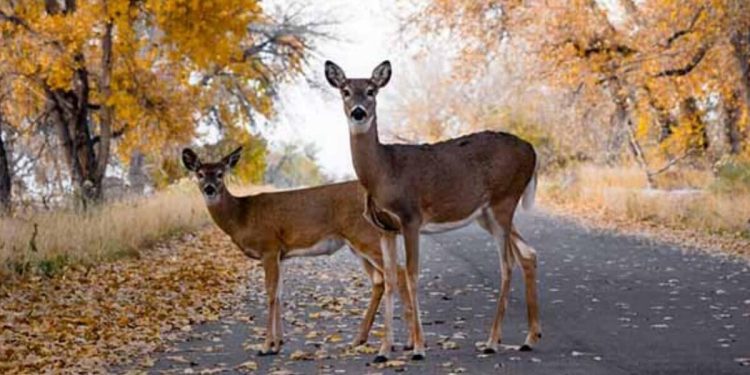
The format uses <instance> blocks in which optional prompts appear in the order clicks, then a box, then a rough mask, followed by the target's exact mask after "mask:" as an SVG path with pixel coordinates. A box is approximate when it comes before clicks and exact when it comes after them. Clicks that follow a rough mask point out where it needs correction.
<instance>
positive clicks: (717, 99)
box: [407, 0, 750, 176]
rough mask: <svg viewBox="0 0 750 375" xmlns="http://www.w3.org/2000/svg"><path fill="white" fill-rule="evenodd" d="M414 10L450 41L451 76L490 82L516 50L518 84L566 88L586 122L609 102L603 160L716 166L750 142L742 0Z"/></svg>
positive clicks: (748, 37) (436, 1) (422, 29)
mask: <svg viewBox="0 0 750 375" xmlns="http://www.w3.org/2000/svg"><path fill="white" fill-rule="evenodd" d="M416 9H418V10H417V11H416V12H415V13H414V14H413V15H412V16H411V17H410V18H409V19H408V20H407V25H408V26H410V27H411V30H416V31H417V32H418V33H419V34H421V35H433V36H444V35H448V37H449V38H451V39H450V40H451V41H453V42H455V45H456V48H455V49H456V51H457V53H456V56H457V58H456V61H455V63H456V64H455V67H456V68H457V69H454V71H455V73H456V75H455V77H456V79H457V80H460V81H464V82H465V81H471V80H475V81H476V80H481V79H485V77H484V75H483V74H484V73H485V72H486V71H487V69H488V68H491V67H492V66H493V64H497V63H498V61H499V60H503V59H505V60H506V61H507V57H506V56H504V55H508V54H516V55H519V56H523V60H521V59H519V60H517V61H516V63H518V64H524V65H528V66H529V67H527V68H526V69H525V70H524V73H525V74H526V76H525V81H526V82H527V83H529V84H538V83H542V84H544V85H546V87H547V88H548V89H549V90H551V91H555V92H564V93H565V96H566V98H567V99H568V100H567V103H570V105H573V106H574V107H575V108H576V111H577V112H578V118H579V121H580V122H581V123H583V122H591V121H592V117H591V116H590V114H591V112H592V111H596V110H597V109H600V108H603V107H604V108H607V110H606V112H608V113H609V119H608V120H606V121H601V122H597V123H596V124H594V125H593V126H597V127H607V128H609V136H608V137H607V139H606V140H605V141H604V142H605V143H606V147H605V148H604V150H603V153H605V154H606V155H607V156H606V158H607V160H610V161H613V160H616V159H618V158H619V157H620V156H621V150H623V149H627V150H630V155H631V156H632V157H634V159H635V160H636V161H637V162H638V163H639V164H640V165H641V166H642V167H643V168H644V170H646V171H647V174H649V176H651V175H653V174H656V173H659V172H660V171H662V170H663V168H664V167H668V166H670V165H672V164H673V163H675V162H677V161H679V160H682V159H684V158H687V157H706V158H707V159H706V160H709V161H711V162H717V161H719V160H721V159H722V158H723V157H724V156H725V155H739V154H742V153H743V152H744V153H747V152H748V150H749V149H750V147H748V144H749V142H748V135H750V134H749V133H750V73H749V71H750V3H748V2H746V1H743V0H691V1H676V0H648V1H642V2H634V1H631V0H615V1H594V0H565V1H560V2H548V1H536V0H534V1H523V2H520V1H513V0H510V1H494V0H493V1H473V0H472V1H463V0H458V1H442V0H433V1H430V2H428V3H427V4H426V5H424V6H419V5H416ZM425 15H426V17H425ZM498 90H502V88H498ZM570 125H573V124H570ZM584 126H586V125H584Z"/></svg>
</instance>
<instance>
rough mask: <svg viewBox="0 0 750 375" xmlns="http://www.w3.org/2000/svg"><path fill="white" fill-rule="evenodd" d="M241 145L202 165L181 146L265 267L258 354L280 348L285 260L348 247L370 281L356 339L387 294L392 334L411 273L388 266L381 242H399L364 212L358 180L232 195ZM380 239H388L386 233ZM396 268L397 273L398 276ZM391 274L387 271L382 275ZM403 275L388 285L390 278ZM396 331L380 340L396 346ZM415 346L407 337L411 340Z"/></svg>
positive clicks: (215, 203) (227, 223) (226, 219)
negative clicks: (396, 303) (397, 299)
mask: <svg viewBox="0 0 750 375" xmlns="http://www.w3.org/2000/svg"><path fill="white" fill-rule="evenodd" d="M241 152H242V148H241V147H240V148H238V149H237V150H235V151H234V152H232V153H231V154H229V155H228V156H226V157H224V158H223V159H222V160H221V161H220V162H218V163H203V162H201V160H200V159H199V158H198V155H196V153H195V152H194V151H193V150H191V149H184V150H183V151H182V162H183V164H184V165H185V167H186V168H187V169H188V170H190V171H191V172H193V173H195V175H196V177H197V178H198V185H199V187H200V190H201V192H202V193H203V197H204V199H205V201H206V206H207V207H208V212H209V213H210V214H211V217H212V218H213V220H214V222H215V223H216V225H218V226H219V228H221V230H222V231H224V233H226V234H228V235H229V236H230V237H231V238H232V241H234V243H235V244H236V245H237V246H238V247H239V248H240V249H241V250H242V251H243V252H244V253H245V254H246V255H247V256H248V257H250V258H252V259H256V260H260V261H261V262H262V265H263V270H264V271H265V287H266V292H267V294H268V320H267V325H266V339H265V343H264V345H263V349H262V350H261V351H260V352H259V353H258V354H259V355H270V354H277V353H278V352H279V351H280V349H281V345H282V344H283V341H282V319H281V308H280V307H281V284H282V274H281V263H282V262H283V261H284V260H286V259H289V258H293V257H300V256H317V255H330V254H333V253H334V252H336V251H338V250H339V249H341V248H342V247H344V245H349V247H350V248H351V249H352V250H353V251H354V253H355V254H356V255H357V256H359V257H360V258H361V259H362V263H363V265H364V268H365V272H366V273H367V275H368V276H369V278H370V280H371V282H372V295H371V299H370V303H369V306H368V307H367V311H366V313H365V316H364V320H363V321H362V323H361V325H360V328H359V333H358V335H357V336H356V337H355V339H354V341H353V342H352V345H355V346H356V345H361V344H364V343H365V342H366V341H367V337H368V335H369V332H370V328H371V327H372V323H373V320H374V319H375V313H376V312H377V310H378V306H379V304H380V300H381V298H382V297H383V296H384V295H385V305H386V314H385V319H384V324H385V327H387V328H388V329H386V332H387V333H389V332H390V331H391V329H390V327H391V325H392V324H393V312H392V311H393V306H392V304H393V296H392V292H393V290H394V285H397V284H398V285H399V292H400V293H401V294H402V299H404V317H405V319H406V321H411V320H412V318H411V316H410V315H411V313H412V312H411V311H412V310H411V308H410V305H408V303H409V301H410V300H409V299H408V297H407V295H406V293H407V292H406V282H405V277H406V273H405V270H404V269H403V268H398V269H396V268H393V269H386V268H385V266H384V264H386V265H388V264H393V265H395V262H385V263H384V262H383V253H384V252H381V249H380V248H381V244H382V246H384V247H394V250H392V251H389V252H385V253H386V254H392V253H395V246H396V238H395V236H392V235H391V236H387V235H386V236H381V234H380V232H379V231H378V230H377V229H376V228H375V227H373V226H372V225H370V224H369V223H368V222H367V221H366V220H365V219H364V217H363V216H362V211H363V208H364V199H365V191H364V189H362V187H361V186H360V184H359V183H358V182H357V181H350V182H343V183H338V184H331V185H325V186H319V187H313V188H307V189H299V190H288V191H281V192H273V193H262V194H256V195H252V196H244V197H236V196H233V195H232V194H231V193H230V192H229V190H228V189H227V188H226V185H225V184H224V176H225V175H227V174H228V173H229V172H230V170H231V169H232V168H233V167H234V166H235V165H237V163H238V162H239V160H240V155H241ZM381 237H382V238H381ZM397 273H398V274H397ZM384 276H385V277H384ZM386 279H388V280H394V279H398V280H401V281H400V282H397V283H393V284H389V283H387V282H386V283H384V281H385V280H386ZM391 345H392V336H391V335H390V334H386V335H385V337H384V338H383V343H382V346H384V347H385V346H387V347H388V350H390V349H391ZM410 345H412V344H411V343H408V344H407V346H410Z"/></svg>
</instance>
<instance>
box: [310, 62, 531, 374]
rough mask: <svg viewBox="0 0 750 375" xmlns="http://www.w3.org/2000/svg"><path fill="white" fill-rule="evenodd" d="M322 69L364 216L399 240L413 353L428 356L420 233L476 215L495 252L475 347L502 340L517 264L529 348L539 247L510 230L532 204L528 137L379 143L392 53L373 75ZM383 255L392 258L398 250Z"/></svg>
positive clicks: (330, 66)
mask: <svg viewBox="0 0 750 375" xmlns="http://www.w3.org/2000/svg"><path fill="white" fill-rule="evenodd" d="M325 77H326V80H327V81H328V83H329V84H330V85H331V86H332V87H334V88H336V89H338V90H339V93H340V95H341V99H342V102H343V108H344V114H345V116H346V119H347V123H348V129H349V142H350V146H351V158H352V162H353V165H354V171H355V173H356V175H357V178H358V179H359V182H360V183H361V184H362V186H363V187H364V189H365V190H366V191H367V198H366V204H365V216H366V217H368V218H369V220H368V221H369V222H370V223H371V224H372V225H375V226H377V227H379V228H380V229H381V230H382V232H383V233H397V234H400V235H401V236H402V237H403V240H404V249H405V253H406V254H405V255H406V256H405V259H406V272H407V277H406V284H407V294H408V298H410V299H411V301H410V302H409V303H410V305H411V308H412V309H413V314H412V315H411V318H412V321H411V322H410V325H411V327H410V334H411V335H412V337H411V341H412V342H413V343H414V348H413V351H412V356H411V358H412V360H423V359H424V358H425V344H424V334H423V329H422V322H421V319H420V310H419V301H418V298H417V295H418V279H419V255H420V254H419V236H420V234H421V233H435V232H444V231H448V230H453V229H457V228H461V227H463V226H466V225H468V224H470V223H472V222H477V223H478V224H479V225H480V226H481V227H482V228H484V229H485V230H486V231H487V232H489V233H490V235H491V236H492V237H493V238H494V240H495V242H496V245H497V250H498V254H499V258H500V276H501V282H500V291H499V296H498V300H497V309H496V314H495V317H494V320H493V322H492V327H491V329H490V334H489V338H488V340H487V342H486V344H484V345H483V346H484V347H483V348H481V349H482V351H483V352H484V353H487V354H491V353H495V352H497V350H498V344H499V343H500V342H501V336H502V329H501V328H502V321H503V318H504V316H505V310H506V308H507V304H508V298H509V292H510V281H511V274H512V269H513V265H514V264H518V265H519V266H520V267H521V269H522V270H523V274H524V278H523V280H524V284H525V292H526V295H525V297H526V305H527V320H528V334H527V336H526V339H525V341H524V344H523V345H522V346H520V347H519V349H520V350H522V351H528V350H531V348H532V346H533V345H535V344H536V343H537V342H538V341H539V340H540V339H541V335H542V331H541V324H540V322H539V307H538V300H537V290H536V267H537V253H536V250H535V249H534V248H533V247H531V246H530V245H529V244H528V243H527V242H526V241H525V240H524V239H523V238H522V236H521V235H520V233H519V232H518V231H517V230H516V228H515V227H514V225H513V217H514V213H515V211H516V208H517V206H518V204H519V201H521V204H522V205H523V207H524V208H531V207H532V206H533V204H534V197H535V192H536V181H537V177H536V176H537V165H538V163H537V157H536V151H535V150H534V147H533V146H532V145H531V144H530V143H528V142H526V141H524V140H522V139H521V138H518V137H516V136H515V135H512V134H508V133H504V132H493V131H483V132H479V133H474V134H469V135H465V136H462V137H458V138H454V139H449V140H446V141H443V142H439V143H433V144H419V145H413V144H384V143H381V142H380V139H379V137H378V121H377V113H376V97H377V94H378V92H379V90H380V89H382V88H383V87H385V86H386V84H388V81H389V80H390V78H391V64H390V62H388V61H384V62H382V63H381V64H379V65H378V66H377V67H376V68H375V69H374V70H373V71H372V74H371V77H370V78H356V79H349V78H347V77H346V75H345V73H344V71H343V69H342V68H341V67H339V66H338V65H336V64H335V63H333V62H332V61H326V63H325ZM383 251H384V252H386V251H393V252H395V251H396V249H395V248H387V249H386V248H384V249H383ZM384 258H385V259H387V260H389V261H392V260H393V259H396V254H390V255H387V256H386V255H384ZM386 277H388V275H386ZM387 282H388V281H387V280H386V283H387ZM380 354H381V355H385V354H386V353H385V352H381V353H380Z"/></svg>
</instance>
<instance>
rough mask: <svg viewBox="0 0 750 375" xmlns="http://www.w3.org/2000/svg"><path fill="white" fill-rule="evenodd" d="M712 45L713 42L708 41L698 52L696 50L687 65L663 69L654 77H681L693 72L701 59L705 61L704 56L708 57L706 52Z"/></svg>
mask: <svg viewBox="0 0 750 375" xmlns="http://www.w3.org/2000/svg"><path fill="white" fill-rule="evenodd" d="M712 45H713V43H707V44H704V45H703V46H701V47H700V48H699V49H698V52H696V53H695V55H693V57H692V58H691V59H690V61H689V62H688V63H687V65H685V66H682V67H679V68H674V69H667V70H663V71H661V72H659V73H656V74H654V77H657V78H660V77H680V76H684V75H688V74H690V72H692V71H693V69H695V67H697V66H698V64H700V63H701V61H703V58H704V57H706V54H707V53H708V51H709V50H710V49H711V47H712Z"/></svg>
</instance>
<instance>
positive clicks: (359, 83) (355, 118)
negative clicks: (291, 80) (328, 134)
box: [325, 61, 391, 134]
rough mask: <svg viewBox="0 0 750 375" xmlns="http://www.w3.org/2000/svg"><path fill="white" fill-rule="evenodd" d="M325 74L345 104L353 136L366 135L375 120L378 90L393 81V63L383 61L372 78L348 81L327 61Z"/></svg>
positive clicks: (340, 71)
mask: <svg viewBox="0 0 750 375" xmlns="http://www.w3.org/2000/svg"><path fill="white" fill-rule="evenodd" d="M325 74H326V79H327V80H328V83H330V84H331V86H333V87H335V88H337V89H339V91H340V93H341V99H342V100H343V102H344V113H345V114H346V118H347V120H348V122H349V132H350V133H351V134H361V133H366V132H367V131H368V130H370V126H371V125H372V120H373V118H375V105H376V100H375V97H376V96H377V95H378V90H379V89H380V88H381V87H384V86H385V85H387V84H388V81H389V80H390V79H391V63H390V62H389V61H383V62H382V63H380V65H378V66H377V67H376V68H375V70H373V71H372V76H371V77H370V78H359V79H347V78H346V75H345V74H344V70H343V69H341V68H340V67H339V66H338V65H336V64H334V63H333V62H331V61H326V64H325Z"/></svg>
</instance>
